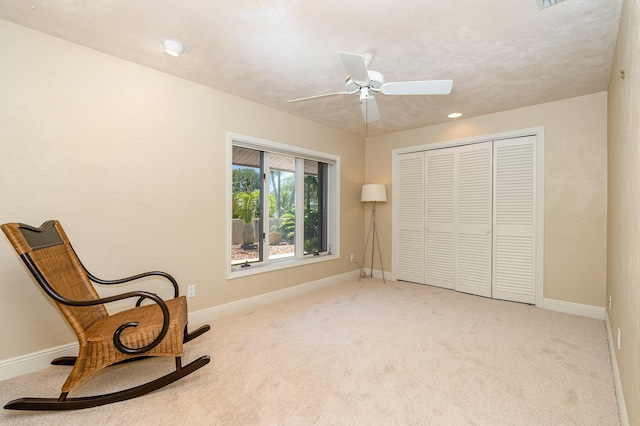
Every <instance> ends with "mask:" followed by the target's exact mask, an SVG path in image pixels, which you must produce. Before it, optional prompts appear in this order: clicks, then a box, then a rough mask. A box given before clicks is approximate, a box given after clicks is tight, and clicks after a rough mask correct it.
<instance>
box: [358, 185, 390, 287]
mask: <svg viewBox="0 0 640 426" xmlns="http://www.w3.org/2000/svg"><path fill="white" fill-rule="evenodd" d="M360 201H362V202H363V203H371V219H370V220H369V231H367V240H366V242H365V244H364V254H363V255H362V265H361V266H360V279H362V277H363V276H364V277H365V278H366V277H367V274H366V272H364V268H365V257H366V255H367V247H369V239H371V240H372V242H371V268H370V270H369V271H370V274H369V275H370V276H371V277H373V255H374V253H375V250H376V238H377V239H378V256H379V259H380V270H381V271H382V282H386V281H385V279H384V267H383V266H382V253H380V241H379V240H380V238H378V230H377V228H376V203H386V202H387V189H386V188H385V186H384V185H380V184H367V185H362V195H361V196H360Z"/></svg>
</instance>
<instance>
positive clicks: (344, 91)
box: [287, 90, 355, 102]
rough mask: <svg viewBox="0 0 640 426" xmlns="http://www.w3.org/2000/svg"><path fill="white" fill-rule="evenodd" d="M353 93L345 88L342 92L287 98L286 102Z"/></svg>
mask: <svg viewBox="0 0 640 426" xmlns="http://www.w3.org/2000/svg"><path fill="white" fill-rule="evenodd" d="M353 93H355V92H347V91H346V90H343V91H342V92H333V93H326V94H324V95H315V96H307V97H306V98H298V99H291V100H288V101H287V102H300V101H308V100H310V99H319V98H326V97H329V96H336V95H351V94H353Z"/></svg>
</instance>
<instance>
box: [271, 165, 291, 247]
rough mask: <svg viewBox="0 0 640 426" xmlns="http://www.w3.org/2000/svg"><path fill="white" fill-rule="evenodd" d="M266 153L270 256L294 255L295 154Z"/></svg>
mask: <svg viewBox="0 0 640 426" xmlns="http://www.w3.org/2000/svg"><path fill="white" fill-rule="evenodd" d="M268 155H269V170H270V172H269V259H280V258H283V257H292V256H295V253H296V246H295V237H296V233H295V225H296V215H295V214H296V210H295V205H296V204H295V194H296V190H295V183H296V176H295V164H296V162H295V158H294V157H291V156H288V155H278V154H268Z"/></svg>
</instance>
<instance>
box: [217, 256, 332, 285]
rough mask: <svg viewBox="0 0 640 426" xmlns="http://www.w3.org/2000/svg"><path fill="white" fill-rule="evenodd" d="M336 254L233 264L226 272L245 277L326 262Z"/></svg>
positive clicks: (230, 277) (231, 277)
mask: <svg viewBox="0 0 640 426" xmlns="http://www.w3.org/2000/svg"><path fill="white" fill-rule="evenodd" d="M338 259H340V255H338V254H321V255H319V256H307V257H304V258H302V259H300V258H289V259H286V260H277V261H271V262H269V263H267V264H253V265H252V266H249V267H245V268H241V267H239V266H234V267H232V268H231V269H230V271H229V272H228V273H227V279H229V280H233V279H235V278H241V277H247V276H250V275H256V274H262V273H265V272H272V271H279V270H281V269H288V268H296V267H298V266H304V265H311V264H313V263H319V262H327V261H330V260H338Z"/></svg>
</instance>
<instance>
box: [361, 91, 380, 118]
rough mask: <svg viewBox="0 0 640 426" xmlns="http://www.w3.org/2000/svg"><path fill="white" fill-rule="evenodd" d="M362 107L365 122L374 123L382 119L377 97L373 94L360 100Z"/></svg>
mask: <svg viewBox="0 0 640 426" xmlns="http://www.w3.org/2000/svg"><path fill="white" fill-rule="evenodd" d="M360 108H361V109H362V116H363V117H364V122H365V123H372V122H374V121H377V120H380V111H379V110H378V103H377V102H376V98H374V97H373V96H372V95H369V96H368V97H367V100H362V101H360Z"/></svg>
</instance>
